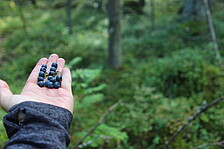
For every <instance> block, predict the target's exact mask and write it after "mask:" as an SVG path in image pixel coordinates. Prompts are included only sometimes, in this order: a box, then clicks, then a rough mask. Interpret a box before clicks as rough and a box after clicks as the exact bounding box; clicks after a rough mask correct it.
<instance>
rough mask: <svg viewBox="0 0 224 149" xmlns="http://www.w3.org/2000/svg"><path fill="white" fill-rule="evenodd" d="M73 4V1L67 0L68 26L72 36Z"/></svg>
mask: <svg viewBox="0 0 224 149" xmlns="http://www.w3.org/2000/svg"><path fill="white" fill-rule="evenodd" d="M71 2H72V0H67V2H66V15H67V26H68V29H69V34H70V35H71V34H72V21H71Z"/></svg>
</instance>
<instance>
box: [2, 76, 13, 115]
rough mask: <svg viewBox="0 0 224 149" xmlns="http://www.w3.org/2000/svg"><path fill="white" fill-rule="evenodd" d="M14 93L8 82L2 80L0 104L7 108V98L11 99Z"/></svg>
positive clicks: (4, 108)
mask: <svg viewBox="0 0 224 149" xmlns="http://www.w3.org/2000/svg"><path fill="white" fill-rule="evenodd" d="M12 95H13V94H12V92H11V90H10V89H9V86H8V84H7V83H6V82H5V81H3V80H0V106H1V107H2V109H3V110H6V109H7V106H6V105H7V99H9V97H11V96H12ZM6 111H8V110H6Z"/></svg>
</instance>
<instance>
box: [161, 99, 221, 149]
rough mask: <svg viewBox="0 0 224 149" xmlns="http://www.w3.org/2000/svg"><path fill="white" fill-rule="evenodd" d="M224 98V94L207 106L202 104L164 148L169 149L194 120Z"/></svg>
mask: <svg viewBox="0 0 224 149" xmlns="http://www.w3.org/2000/svg"><path fill="white" fill-rule="evenodd" d="M223 100H224V96H222V97H220V98H218V99H216V100H213V101H212V102H211V103H209V104H208V105H206V106H202V107H201V108H200V110H199V111H197V112H195V113H194V115H192V116H190V117H189V118H188V122H187V123H185V124H184V125H182V126H181V127H180V128H179V129H178V130H177V131H176V132H175V133H174V134H173V136H172V137H171V138H170V140H169V141H168V142H166V144H165V147H164V149H167V148H168V147H169V145H170V144H171V143H172V142H173V141H174V140H175V138H176V137H177V136H178V135H179V134H180V133H181V132H182V131H183V130H184V129H185V128H186V127H187V126H188V125H189V124H190V123H191V122H192V121H194V120H195V119H196V118H197V117H198V116H200V115H201V114H202V113H203V112H205V111H207V110H208V109H209V108H211V107H212V106H214V105H216V104H217V103H219V102H220V101H223Z"/></svg>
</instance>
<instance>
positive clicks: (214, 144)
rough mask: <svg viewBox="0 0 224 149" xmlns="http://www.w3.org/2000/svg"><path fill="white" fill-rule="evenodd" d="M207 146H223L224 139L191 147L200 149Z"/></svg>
mask: <svg viewBox="0 0 224 149" xmlns="http://www.w3.org/2000/svg"><path fill="white" fill-rule="evenodd" d="M208 146H219V147H224V140H223V141H219V142H215V143H208V144H204V145H200V146H198V147H194V148H192V149H200V148H205V147H208Z"/></svg>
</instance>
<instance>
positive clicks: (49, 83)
mask: <svg viewBox="0 0 224 149" xmlns="http://www.w3.org/2000/svg"><path fill="white" fill-rule="evenodd" d="M45 86H46V87H48V88H53V83H52V82H50V81H49V80H47V81H46V82H45Z"/></svg>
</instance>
